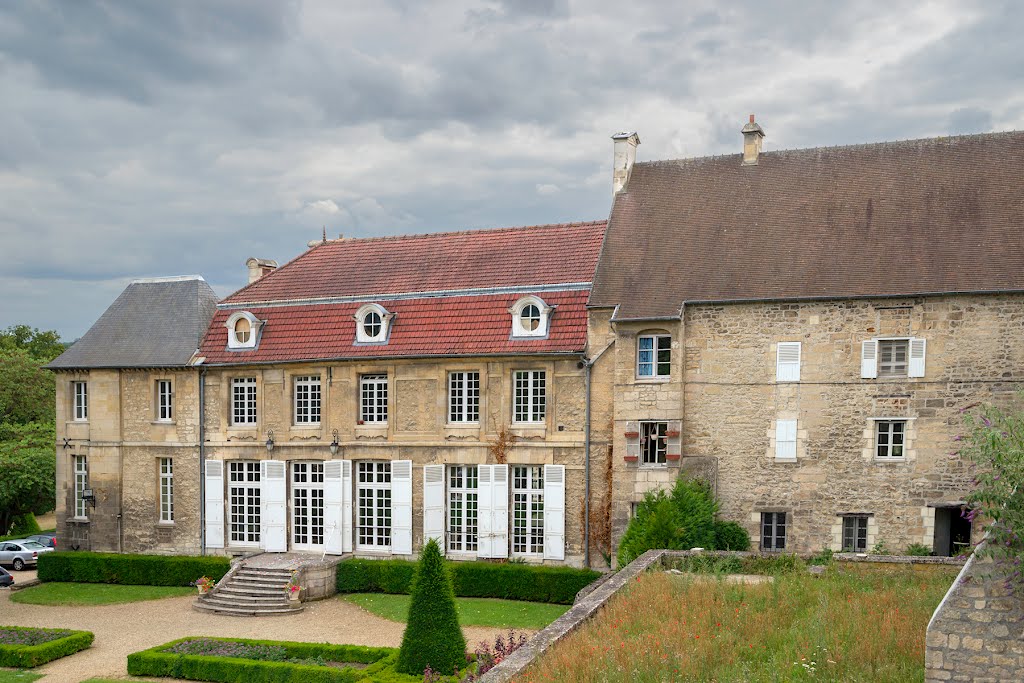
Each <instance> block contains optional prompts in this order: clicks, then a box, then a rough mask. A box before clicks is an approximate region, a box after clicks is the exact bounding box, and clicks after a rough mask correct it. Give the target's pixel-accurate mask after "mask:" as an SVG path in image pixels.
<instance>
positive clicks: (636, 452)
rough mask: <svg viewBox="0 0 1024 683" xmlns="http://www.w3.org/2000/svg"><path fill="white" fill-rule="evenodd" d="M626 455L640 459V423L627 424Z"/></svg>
mask: <svg viewBox="0 0 1024 683" xmlns="http://www.w3.org/2000/svg"><path fill="white" fill-rule="evenodd" d="M626 455H627V456H629V457H632V458H639V457H640V423H639V422H627V423H626Z"/></svg>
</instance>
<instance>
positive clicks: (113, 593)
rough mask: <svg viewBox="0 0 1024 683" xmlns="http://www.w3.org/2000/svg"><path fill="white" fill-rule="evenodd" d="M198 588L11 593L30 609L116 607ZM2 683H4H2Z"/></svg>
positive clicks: (68, 586)
mask: <svg viewBox="0 0 1024 683" xmlns="http://www.w3.org/2000/svg"><path fill="white" fill-rule="evenodd" d="M195 592H196V590H195V588H187V587H186V588H181V587H177V586H119V585H116V584H108V583H44V584H42V585H40V586H33V587H32V588H26V589H25V590H21V591H18V592H16V593H11V602H20V603H25V604H29V605H60V606H78V605H117V604H121V603H125V602H139V601H142V600H157V599H159V598H174V597H178V596H179V595H190V594H195ZM0 683H3V681H2V680H0Z"/></svg>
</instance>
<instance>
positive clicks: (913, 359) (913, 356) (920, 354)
mask: <svg viewBox="0 0 1024 683" xmlns="http://www.w3.org/2000/svg"><path fill="white" fill-rule="evenodd" d="M927 343H928V342H927V341H926V340H924V339H916V338H915V339H911V340H910V364H909V365H908V367H907V377H924V353H925V345H926V344H927Z"/></svg>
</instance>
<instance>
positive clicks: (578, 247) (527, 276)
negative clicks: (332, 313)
mask: <svg viewBox="0 0 1024 683" xmlns="http://www.w3.org/2000/svg"><path fill="white" fill-rule="evenodd" d="M606 224H607V221H593V222H589V223H564V224H558V225H539V226H530V227H521V228H501V229H497V230H473V231H467V232H442V233H433V234H428V235H404V236H398V237H375V238H369V239H344V240H334V241H330V242H326V243H323V244H320V245H317V246H315V247H313V248H311V249H310V250H309V251H307V252H305V253H303V254H301V255H300V256H299V257H298V258H296V259H294V260H292V261H291V262H289V263H286V264H285V265H284V266H282V267H281V268H278V269H277V270H276V271H274V272H272V273H270V274H269V275H266V276H264V277H263V278H261V279H259V280H257V281H256V282H254V283H252V284H250V285H248V286H247V287H243V288H242V289H240V290H238V291H237V292H235V293H234V294H232V295H230V296H229V297H227V298H226V299H225V300H224V303H244V304H251V303H258V302H267V301H282V300H296V299H321V298H331V297H350V296H366V297H367V298H368V300H372V297H373V296H374V295H381V294H403V293H416V292H434V291H444V290H460V289H475V288H486V287H531V286H537V285H546V284H560V283H568V282H590V281H591V280H593V277H594V269H595V268H596V267H597V257H598V252H599V251H600V249H601V240H602V239H603V237H604V230H605V226H606Z"/></svg>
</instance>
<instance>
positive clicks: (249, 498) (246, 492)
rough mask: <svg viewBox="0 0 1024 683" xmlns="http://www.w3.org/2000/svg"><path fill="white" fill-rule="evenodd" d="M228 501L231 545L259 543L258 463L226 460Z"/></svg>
mask: <svg viewBox="0 0 1024 683" xmlns="http://www.w3.org/2000/svg"><path fill="white" fill-rule="evenodd" d="M228 504H229V505H230V506H231V519H230V522H231V527H230V535H229V538H230V545H234V546H253V547H256V548H258V547H259V545H260V512H261V508H260V505H261V501H260V463H259V462H258V461H256V460H231V461H228Z"/></svg>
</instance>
